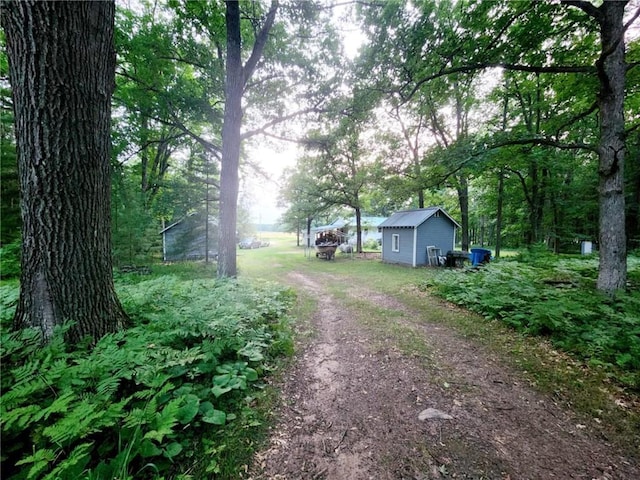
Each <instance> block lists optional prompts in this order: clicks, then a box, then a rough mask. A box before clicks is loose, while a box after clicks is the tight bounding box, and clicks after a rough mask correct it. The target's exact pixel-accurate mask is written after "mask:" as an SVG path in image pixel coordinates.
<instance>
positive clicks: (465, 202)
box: [456, 175, 469, 252]
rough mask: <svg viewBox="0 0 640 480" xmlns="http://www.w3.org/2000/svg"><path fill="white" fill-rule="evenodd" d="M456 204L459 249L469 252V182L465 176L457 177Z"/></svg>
mask: <svg viewBox="0 0 640 480" xmlns="http://www.w3.org/2000/svg"><path fill="white" fill-rule="evenodd" d="M456 189H457V190H458V202H459V205H460V224H461V225H460V226H461V227H462V238H461V240H460V243H461V245H460V248H461V249H462V250H463V251H464V252H467V251H469V182H468V181H467V177H466V176H465V175H460V176H459V177H458V185H457V187H456Z"/></svg>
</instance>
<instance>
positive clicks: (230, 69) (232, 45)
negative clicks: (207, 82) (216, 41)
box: [218, 0, 278, 278]
mask: <svg viewBox="0 0 640 480" xmlns="http://www.w3.org/2000/svg"><path fill="white" fill-rule="evenodd" d="M225 5H226V13H225V22H226V26H227V65H226V83H225V104H224V120H223V126H222V168H221V169H220V207H219V208H220V221H219V222H218V223H219V226H218V252H219V255H218V278H224V277H235V276H236V275H237V273H238V269H237V262H236V227H237V223H238V190H239V188H240V181H239V173H238V168H239V167H240V144H241V142H242V136H241V134H240V130H241V128H242V94H243V93H244V87H245V85H246V83H247V81H248V80H249V79H250V78H251V75H252V74H253V72H254V70H255V69H256V67H257V65H258V62H259V60H260V58H262V52H263V51H264V47H265V45H266V43H267V40H268V38H269V32H270V31H271V27H273V22H274V20H275V17H276V13H277V11H278V1H277V0H272V1H271V8H270V9H269V11H268V12H267V15H266V18H265V22H264V25H263V26H262V28H261V29H260V31H259V32H258V33H257V35H256V39H255V43H254V44H253V49H252V51H251V55H250V56H249V58H248V59H247V62H246V64H245V65H244V66H243V65H242V40H241V36H240V2H239V1H238V0H226V1H225Z"/></svg>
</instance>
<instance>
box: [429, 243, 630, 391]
mask: <svg viewBox="0 0 640 480" xmlns="http://www.w3.org/2000/svg"><path fill="white" fill-rule="evenodd" d="M633 265H635V262H630V271H629V277H630V279H632V287H633V279H635V278H637V275H638V271H637V270H638V267H637V265H636V267H635V269H634V268H633ZM434 274H435V275H436V276H435V277H434V278H433V279H431V280H430V281H429V282H428V285H423V287H431V288H433V289H434V291H435V292H436V293H437V294H439V295H441V296H442V297H444V298H446V299H447V300H449V301H451V302H454V303H456V304H459V305H462V306H464V307H466V308H468V309H470V310H474V311H476V312H478V313H480V314H481V315H483V316H485V317H486V318H490V319H498V320H501V321H502V322H504V323H506V324H508V325H509V326H511V327H513V328H515V329H517V330H519V331H522V332H524V333H525V334H529V335H543V336H546V337H548V338H549V339H550V340H551V342H552V343H553V344H554V345H556V346H557V347H560V348H562V349H564V350H565V351H567V352H571V353H573V354H575V355H577V356H579V357H580V358H582V359H584V360H585V361H588V362H590V363H593V364H598V365H603V366H607V367H609V368H610V369H612V370H615V371H616V373H615V375H617V376H618V378H619V380H620V381H621V382H622V383H623V384H625V385H626V386H628V387H631V388H634V389H640V373H639V370H640V291H639V290H638V289H637V288H631V289H630V290H629V291H628V292H627V293H621V294H619V295H617V296H616V297H615V298H613V299H612V298H609V297H606V296H604V295H601V294H599V292H598V291H597V290H596V289H595V278H596V276H597V259H596V258H592V257H587V258H582V257H558V256H555V255H549V254H547V253H546V252H542V251H540V249H536V250H535V251H530V252H526V253H525V254H523V255H520V256H517V257H515V258H514V259H511V260H501V261H499V262H493V263H491V264H489V265H486V266H485V267H483V268H482V269H480V270H479V271H465V270H449V271H444V272H439V273H434Z"/></svg>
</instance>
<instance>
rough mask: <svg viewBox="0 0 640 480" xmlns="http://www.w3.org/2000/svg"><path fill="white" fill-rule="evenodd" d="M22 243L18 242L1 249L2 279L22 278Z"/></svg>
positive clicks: (0, 271) (0, 275)
mask: <svg viewBox="0 0 640 480" xmlns="http://www.w3.org/2000/svg"><path fill="white" fill-rule="evenodd" d="M21 250H22V241H21V240H16V241H14V242H11V243H9V244H7V245H5V246H3V247H2V248H0V278H18V277H19V276H20V254H21Z"/></svg>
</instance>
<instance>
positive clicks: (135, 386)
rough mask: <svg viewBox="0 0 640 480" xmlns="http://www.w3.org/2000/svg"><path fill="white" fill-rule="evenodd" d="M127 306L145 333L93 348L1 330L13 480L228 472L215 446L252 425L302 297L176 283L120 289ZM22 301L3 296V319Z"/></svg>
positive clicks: (6, 461) (112, 338) (4, 414)
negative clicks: (257, 399) (290, 314)
mask: <svg viewBox="0 0 640 480" xmlns="http://www.w3.org/2000/svg"><path fill="white" fill-rule="evenodd" d="M120 296H121V298H122V299H123V301H124V303H125V305H126V308H127V309H128V310H129V311H130V312H131V313H132V317H133V320H134V323H135V325H134V326H133V327H132V328H130V329H128V330H126V331H121V332H118V333H114V334H110V335H107V336H105V337H103V338H102V339H100V341H99V342H98V343H97V345H96V346H95V347H94V348H93V349H87V348H85V347H83V346H79V347H77V348H71V346H69V345H67V344H65V342H64V332H65V329H66V328H68V326H65V327H62V328H59V329H58V330H57V331H56V332H55V335H54V338H53V340H52V341H51V342H50V343H49V344H47V345H42V344H41V343H40V338H39V336H38V333H37V332H36V331H32V330H22V331H18V332H11V331H9V329H8V322H3V323H2V325H3V328H2V338H1V340H2V342H1V347H0V357H1V360H2V363H3V375H2V380H1V382H2V396H1V397H0V404H1V406H0V417H1V419H2V424H1V428H2V440H3V449H2V472H3V478H10V479H56V478H90V479H105V478H123V479H124V478H136V479H138V478H143V479H144V478H168V477H177V476H180V475H181V472H182V473H184V472H183V471H187V470H189V469H191V468H192V467H193V464H194V463H197V464H198V465H201V467H200V468H201V469H202V470H203V471H205V470H210V471H215V470H216V469H217V468H219V466H220V463H221V461H222V459H221V456H222V455H224V448H222V446H221V445H218V446H215V445H216V442H222V443H224V432H225V428H226V427H227V425H228V424H229V423H233V422H237V421H240V420H239V419H240V418H243V416H241V415H240V413H241V412H243V411H244V410H245V409H246V408H247V406H246V404H245V400H244V398H245V397H246V392H247V391H248V390H249V389H251V388H252V384H255V383H256V382H257V381H258V380H259V378H260V376H261V374H262V373H263V372H265V371H268V369H269V366H268V365H269V363H270V362H272V361H273V360H274V357H273V352H272V350H271V349H272V346H273V345H274V344H276V343H278V342H287V339H288V338H289V341H290V337H289V333H288V332H289V327H288V319H287V317H286V312H287V310H288V308H289V305H290V302H291V300H292V297H291V296H290V294H289V293H287V292H283V291H282V290H279V289H277V288H275V287H274V286H266V285H265V286H251V285H247V284H241V283H239V282H237V281H228V282H216V281H213V280H195V281H184V280H180V279H178V278H176V277H160V278H155V279H151V280H148V281H143V282H137V283H129V284H125V285H121V286H120ZM14 298H15V296H14V295H13V293H12V292H10V291H5V287H2V288H1V289H0V301H3V302H5V303H4V305H3V307H4V308H3V310H6V309H9V310H11V308H10V307H11V302H12V301H14ZM276 351H277V352H278V353H280V352H281V351H282V349H281V348H277V349H276ZM220 435H222V440H221V437H220ZM202 439H209V440H207V441H203V440H202ZM205 450H206V451H207V452H208V453H207V454H208V455H213V456H212V457H210V458H208V460H207V462H205V464H203V463H202V461H201V458H194V451H196V452H197V451H200V452H201V453H203V454H204V451H205ZM215 452H218V453H217V454H216V453H215Z"/></svg>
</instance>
